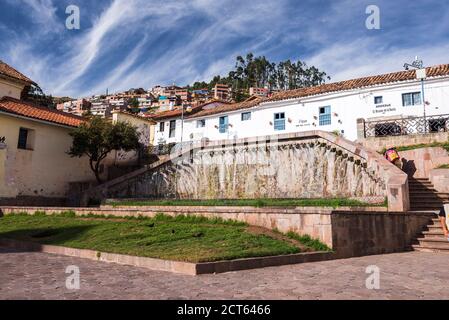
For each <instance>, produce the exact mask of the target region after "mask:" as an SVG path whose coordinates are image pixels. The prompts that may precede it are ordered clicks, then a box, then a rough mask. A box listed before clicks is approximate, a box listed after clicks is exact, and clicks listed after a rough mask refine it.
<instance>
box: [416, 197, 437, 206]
mask: <svg viewBox="0 0 449 320" xmlns="http://www.w3.org/2000/svg"><path fill="white" fill-rule="evenodd" d="M410 203H411V204H412V205H413V204H420V205H421V204H432V205H434V204H440V205H443V201H442V200H441V199H438V198H433V199H429V198H415V199H413V200H412V199H410Z"/></svg>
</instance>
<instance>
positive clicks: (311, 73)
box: [193, 53, 330, 102]
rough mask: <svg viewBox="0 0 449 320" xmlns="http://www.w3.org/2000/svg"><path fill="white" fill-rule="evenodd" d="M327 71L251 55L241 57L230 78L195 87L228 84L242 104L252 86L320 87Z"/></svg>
mask: <svg viewBox="0 0 449 320" xmlns="http://www.w3.org/2000/svg"><path fill="white" fill-rule="evenodd" d="M326 79H330V78H329V77H327V75H326V73H325V72H322V71H320V70H318V69H317V68H316V67H314V66H312V67H308V66H307V65H306V63H304V62H302V61H300V60H298V61H296V62H295V61H291V60H286V61H280V62H279V63H277V64H276V63H274V62H270V61H269V60H268V59H267V58H266V57H264V56H260V57H255V56H254V54H252V53H248V54H247V55H246V56H245V57H243V56H238V57H237V58H236V63H235V67H234V70H231V71H230V72H229V73H228V76H227V77H221V76H215V77H214V78H213V79H212V80H211V81H210V82H209V83H208V84H207V83H205V82H196V83H195V84H194V85H193V87H194V88H199V87H200V86H201V87H208V88H209V90H211V89H213V87H214V86H215V84H217V83H222V84H227V85H229V86H230V87H231V88H232V99H233V100H235V101H237V102H240V101H243V100H245V99H247V98H248V96H249V88H250V87H259V88H263V87H268V88H269V89H275V90H293V89H298V88H305V87H310V86H316V85H320V84H323V83H325V81H326Z"/></svg>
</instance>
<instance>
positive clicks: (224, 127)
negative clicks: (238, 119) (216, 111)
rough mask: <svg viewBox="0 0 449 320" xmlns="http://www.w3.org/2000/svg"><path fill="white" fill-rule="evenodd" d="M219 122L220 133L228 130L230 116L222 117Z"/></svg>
mask: <svg viewBox="0 0 449 320" xmlns="http://www.w3.org/2000/svg"><path fill="white" fill-rule="evenodd" d="M218 124H219V126H218V128H219V131H220V133H226V132H228V127H229V119H228V116H224V117H220V120H219V123H218Z"/></svg>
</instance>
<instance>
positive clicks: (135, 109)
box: [129, 98, 140, 114]
mask: <svg viewBox="0 0 449 320" xmlns="http://www.w3.org/2000/svg"><path fill="white" fill-rule="evenodd" d="M139 106H140V102H139V100H138V99H137V98H132V99H131V100H130V101H129V109H130V111H131V112H132V113H135V114H137V113H139V112H140V109H139Z"/></svg>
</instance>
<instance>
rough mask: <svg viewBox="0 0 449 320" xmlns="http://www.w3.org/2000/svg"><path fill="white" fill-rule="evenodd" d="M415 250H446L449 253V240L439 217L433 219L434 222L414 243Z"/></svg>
mask: <svg viewBox="0 0 449 320" xmlns="http://www.w3.org/2000/svg"><path fill="white" fill-rule="evenodd" d="M412 247H413V249H414V250H415V251H421V252H445V253H449V241H448V240H447V239H445V238H444V234H443V229H442V226H441V222H440V220H439V219H438V218H435V219H432V223H431V224H429V225H428V226H427V229H426V230H425V231H423V232H422V234H421V235H420V236H419V237H418V239H417V240H416V243H415V244H413V245H412Z"/></svg>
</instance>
